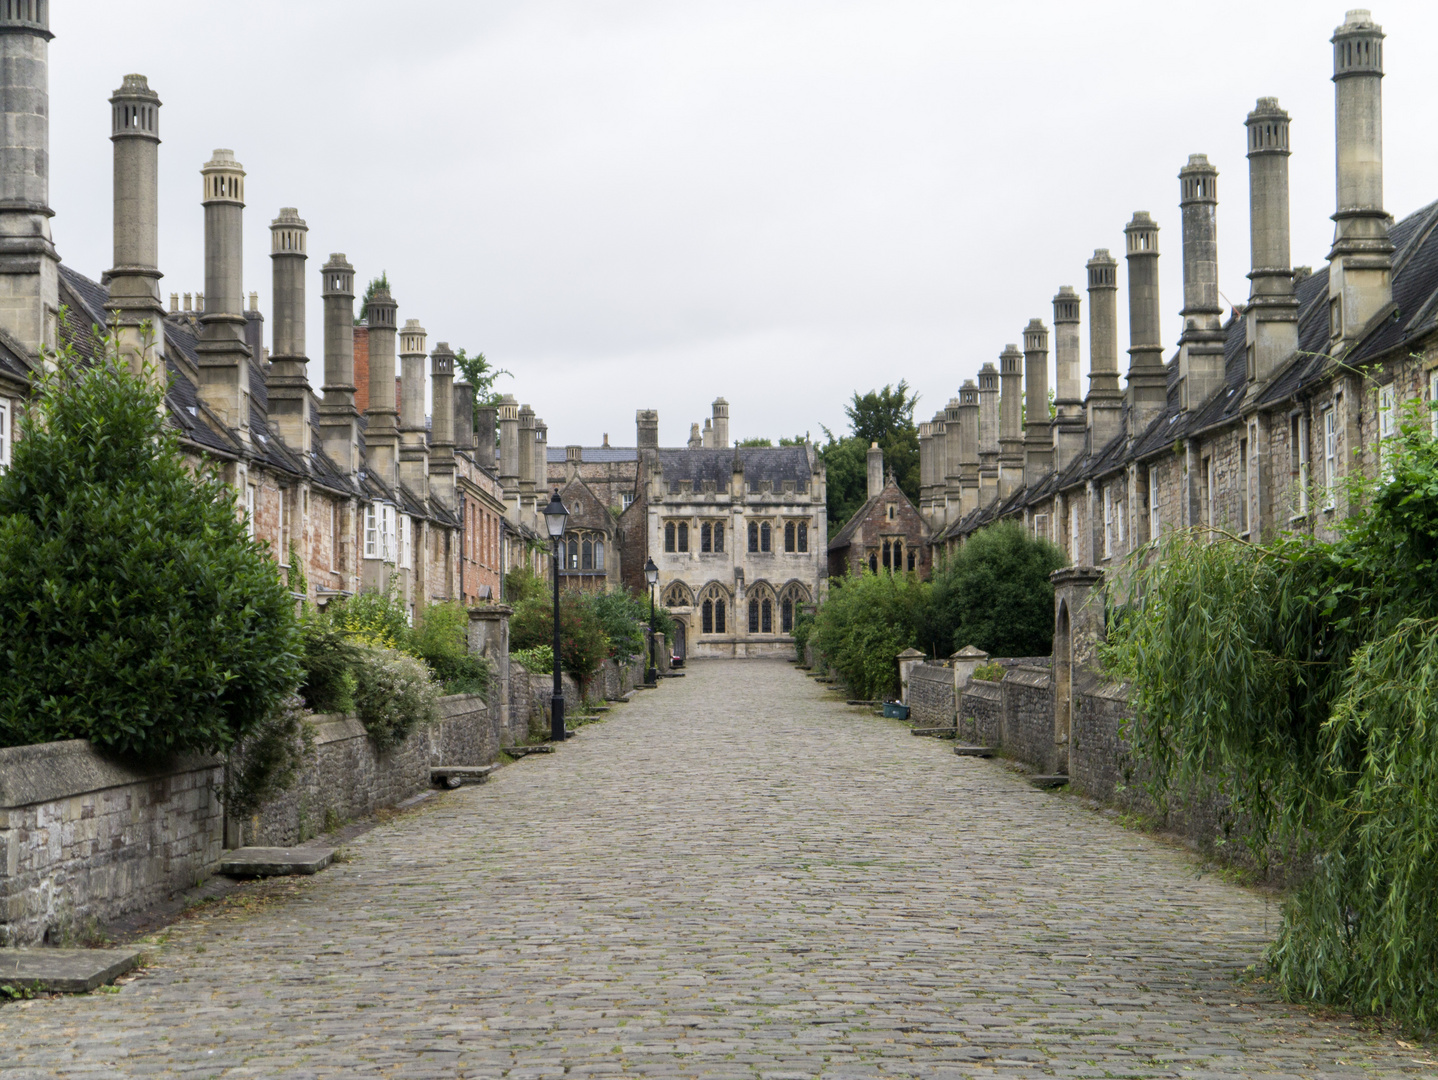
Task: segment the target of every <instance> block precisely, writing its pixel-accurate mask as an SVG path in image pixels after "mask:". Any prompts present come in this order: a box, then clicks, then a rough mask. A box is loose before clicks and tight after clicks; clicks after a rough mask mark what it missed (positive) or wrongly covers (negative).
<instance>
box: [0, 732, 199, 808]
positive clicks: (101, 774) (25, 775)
mask: <svg viewBox="0 0 1438 1080" xmlns="http://www.w3.org/2000/svg"><path fill="white" fill-rule="evenodd" d="M221 764H223V762H221V760H220V759H219V758H217V757H213V756H210V755H206V754H177V755H175V756H174V757H173V758H171V759H170V760H169V761H167V762H165V763H163V764H160V765H148V766H146V765H139V764H136V763H134V762H128V761H124V760H123V759H120V758H115V757H106V756H104V755H102V754H101V753H100V752H99V751H98V750H96V749H95V747H94V746H92V745H91V743H90V741H89V740H88V739H67V740H65V741H64V742H49V743H36V744H34V745H33V746H9V747H6V748H4V749H3V750H0V807H3V808H5V809H15V808H17V807H21V806H31V805H33V804H35V803H45V802H53V801H55V800H57V799H69V798H73V797H75V796H76V795H88V794H90V793H91V792H95V791H104V790H106V789H108V788H117V787H125V786H127V785H129V784H136V783H143V782H145V781H149V780H163V779H165V778H166V777H170V776H178V775H180V774H181V773H187V772H194V771H196V770H199V769H208V768H215V767H218V766H219V765H221Z"/></svg>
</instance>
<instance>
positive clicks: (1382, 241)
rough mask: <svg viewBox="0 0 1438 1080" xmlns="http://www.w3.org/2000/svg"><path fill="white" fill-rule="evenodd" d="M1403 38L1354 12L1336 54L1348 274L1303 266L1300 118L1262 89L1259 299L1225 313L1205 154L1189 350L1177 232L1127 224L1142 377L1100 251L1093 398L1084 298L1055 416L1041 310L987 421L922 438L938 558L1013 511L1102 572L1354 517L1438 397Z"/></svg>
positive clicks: (1255, 294)
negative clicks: (1408, 139)
mask: <svg viewBox="0 0 1438 1080" xmlns="http://www.w3.org/2000/svg"><path fill="white" fill-rule="evenodd" d="M1383 37H1384V35H1383V32H1382V29H1381V28H1380V27H1379V26H1378V25H1376V24H1375V23H1374V21H1373V19H1372V18H1371V17H1370V15H1369V13H1368V12H1367V11H1351V12H1349V13H1348V14H1347V17H1346V18H1345V20H1344V22H1343V24H1342V25H1340V26H1339V27H1338V28H1337V30H1336V31H1335V32H1334V35H1333V38H1332V40H1331V42H1330V44H1331V47H1332V56H1333V64H1334V66H1333V82H1334V84H1335V94H1336V106H1337V108H1336V112H1337V138H1336V162H1337V168H1336V174H1337V197H1336V200H1335V212H1334V214H1333V220H1334V222H1335V223H1336V226H1335V232H1334V240H1333V245H1332V248H1331V250H1330V251H1329V253H1328V258H1327V265H1326V266H1324V267H1322V268H1320V269H1318V270H1317V271H1311V270H1309V268H1307V267H1298V268H1294V267H1293V265H1292V262H1291V256H1290V250H1289V229H1290V225H1289V196H1288V160H1289V155H1290V152H1291V142H1290V118H1289V115H1288V113H1287V112H1285V111H1284V110H1283V109H1282V108H1281V107H1280V105H1279V103H1278V101H1277V100H1276V99H1274V98H1271V97H1262V98H1259V99H1258V102H1257V105H1256V106H1255V107H1254V109H1253V110H1252V111H1251V112H1250V113H1248V115H1247V117H1246V118H1244V121H1243V125H1242V127H1243V130H1244V152H1245V154H1246V156H1247V159H1248V174H1249V175H1248V179H1249V218H1250V234H1251V256H1252V259H1251V266H1252V270H1251V271H1250V273H1249V275H1248V277H1249V281H1250V292H1249V299H1248V302H1247V303H1246V304H1245V305H1243V306H1242V307H1240V308H1235V309H1233V310H1232V311H1230V312H1229V313H1227V315H1226V316H1225V313H1224V310H1223V307H1222V305H1221V303H1220V298H1219V291H1218V275H1217V255H1216V252H1217V231H1216V215H1217V209H1218V170H1217V168H1216V166H1215V165H1214V164H1213V163H1212V162H1210V160H1209V159H1208V157H1207V156H1206V155H1203V154H1194V155H1192V156H1191V157H1190V158H1189V159H1188V161H1187V162H1186V163H1185V164H1184V165H1183V167H1182V168H1181V169H1180V171H1179V173H1178V181H1179V217H1180V221H1181V226H1182V228H1181V237H1182V257H1183V282H1184V289H1183V304H1182V308H1181V311H1180V314H1181V316H1182V320H1183V330H1182V332H1181V334H1180V335H1179V338H1178V340H1177V342H1176V345H1175V347H1174V348H1172V349H1171V350H1170V351H1168V355H1167V359H1165V350H1166V346H1165V344H1164V342H1163V336H1162V332H1161V326H1162V321H1163V317H1162V311H1163V308H1162V305H1161V303H1160V298H1159V292H1158V269H1157V264H1158V259H1159V257H1160V255H1159V235H1160V228H1159V225H1158V223H1157V222H1156V221H1155V220H1154V219H1153V218H1152V217H1151V216H1150V215H1149V214H1148V213H1146V212H1143V211H1139V212H1137V213H1135V214H1134V216H1133V218H1132V220H1130V221H1129V223H1128V224H1127V226H1126V227H1125V228H1124V230H1123V234H1124V235H1123V249H1122V250H1123V256H1124V261H1125V262H1126V263H1127V288H1128V299H1129V348H1128V354H1129V365H1128V373H1127V380H1126V385H1124V386H1121V385H1120V377H1119V366H1118V326H1117V302H1116V301H1117V290H1118V287H1119V283H1118V260H1117V259H1115V258H1113V257H1112V256H1111V255H1110V254H1109V252H1108V251H1107V250H1105V249H1099V250H1098V251H1096V252H1095V253H1094V256H1093V258H1091V259H1090V260H1089V261H1088V263H1087V267H1086V270H1087V291H1088V302H1089V353H1090V364H1089V368H1090V370H1089V380H1088V387H1087V392H1086V393H1083V394H1082V395H1081V389H1082V388H1081V386H1080V378H1079V376H1080V362H1079V344H1080V333H1079V324H1080V307H1081V298H1080V297H1079V295H1078V293H1077V292H1076V291H1074V290H1073V289H1071V288H1068V287H1065V288H1063V289H1061V290H1060V291H1059V293H1058V295H1057V296H1055V297H1054V299H1053V326H1054V330H1053V333H1054V354H1055V355H1054V359H1055V364H1054V370H1055V374H1056V378H1055V384H1056V385H1055V390H1056V394H1055V406H1056V410H1057V415H1055V416H1054V417H1053V418H1052V419H1049V420H1047V422H1045V418H1044V417H1043V416H1042V415H1041V414H1039V415H1036V411H1035V410H1031V411H1030V415H1029V420H1030V423H1029V424H1028V427H1027V429H1025V428H1023V427H1022V426H1021V423H1020V406H1021V402H1022V401H1023V400H1025V398H1026V399H1027V400H1029V401H1035V400H1037V401H1043V400H1044V399H1045V397H1046V395H1047V387H1048V384H1047V375H1048V349H1049V330H1048V327H1047V326H1045V325H1044V323H1043V322H1042V321H1041V320H1039V319H1034V320H1032V321H1031V322H1030V323H1029V324H1028V326H1027V327H1026V328H1025V330H1024V335H1023V336H1024V349H1023V350H1022V351H1020V350H1019V349H1018V348H1017V346H1013V345H1011V346H1008V347H1007V348H1006V349H1005V350H1004V351H1003V353H1002V354H1001V357H1000V363H1001V367H1000V370H999V372H998V379H997V382H999V383H1000V384H1001V385H1000V386H999V387H998V389H997V394H995V392H994V390H992V389H990V390H987V391H986V390H985V388H984V386H983V385H982V384H983V382H984V379H985V376H986V373H987V374H988V378H989V381H990V382H991V383H992V382H993V381H995V380H994V379H993V376H992V373H991V370H990V369H989V368H988V367H987V365H986V368H985V372H981V374H980V384H981V385H980V387H979V388H977V395H976V396H977V397H978V398H979V399H980V401H979V405H978V408H977V410H975V409H974V408H973V407H972V406H970V407H969V408H968V409H967V410H966V409H965V408H964V403H962V402H961V403H960V404H959V405H958V406H957V407H956V408H953V409H951V410H949V411H947V412H945V413H944V414H941V415H939V416H936V417H935V418H934V420H933V421H932V422H931V423H929V424H926V425H924V426H923V428H922V429H921V435H920V447H921V459H922V460H921V472H922V475H923V480H924V489H923V495H922V497H921V499H920V509H921V511H922V512H923V513H924V515H925V517H926V519H927V520H928V522H929V523H930V525H931V526H932V528H933V529H934V532H935V536H934V544H935V545H936V546H942V547H945V548H948V547H952V546H953V545H956V544H958V543H960V542H962V540H963V538H964V537H965V536H967V535H969V534H970V533H972V532H973V531H974V530H976V529H978V528H981V527H982V526H984V525H985V524H988V523H989V522H991V521H995V520H998V519H1000V518H1013V519H1016V520H1021V521H1023V522H1024V523H1025V525H1026V526H1027V527H1028V528H1029V530H1030V531H1031V532H1032V533H1034V534H1035V535H1040V536H1044V537H1047V538H1049V539H1050V540H1052V541H1054V542H1055V543H1057V544H1059V545H1060V546H1061V547H1063V549H1064V550H1065V551H1066V553H1067V554H1068V556H1069V559H1070V560H1071V562H1073V563H1074V564H1076V565H1088V566H1098V567H1104V566H1110V565H1113V564H1115V563H1117V562H1118V561H1120V560H1122V559H1123V558H1124V557H1125V556H1127V555H1128V554H1129V553H1130V552H1132V551H1134V550H1135V549H1137V548H1139V547H1141V546H1142V545H1144V544H1146V543H1147V542H1149V541H1150V540H1152V539H1154V538H1157V537H1160V536H1162V535H1163V534H1164V533H1166V532H1169V531H1172V530H1174V529H1186V528H1192V527H1199V528H1207V529H1212V530H1215V531H1217V530H1223V531H1225V532H1227V533H1231V534H1234V535H1237V536H1240V537H1244V538H1248V539H1254V540H1256V539H1259V538H1260V537H1265V536H1271V535H1274V534H1276V533H1278V532H1280V531H1292V532H1298V533H1306V534H1308V535H1312V536H1316V537H1331V536H1333V535H1335V532H1336V530H1337V528H1338V526H1339V524H1340V522H1341V521H1342V518H1343V516H1344V515H1345V513H1346V512H1347V507H1346V506H1345V495H1344V485H1343V481H1344V479H1345V478H1346V477H1349V476H1353V475H1358V474H1361V475H1365V476H1375V475H1377V473H1378V470H1379V469H1380V467H1381V460H1382V454H1383V440H1384V439H1385V438H1387V437H1388V436H1391V435H1392V434H1394V432H1395V430H1396V424H1397V421H1398V417H1399V413H1400V410H1401V408H1402V406H1403V404H1404V403H1405V402H1407V401H1410V400H1414V399H1418V400H1421V401H1424V402H1428V403H1432V402H1434V401H1438V203H1434V204H1430V205H1428V206H1426V207H1423V208H1421V209H1419V210H1417V211H1415V212H1413V213H1411V214H1409V215H1407V216H1406V217H1404V218H1402V219H1401V220H1395V219H1394V218H1392V217H1391V216H1390V215H1389V214H1388V212H1387V211H1386V210H1385V209H1384V206H1383V184H1382V180H1383V168H1382V162H1383V155H1382V122H1381V117H1382V108H1381V84H1382V77H1383V46H1382V43H1383ZM1235 127H1238V125H1237V124H1235ZM1021 361H1024V362H1025V363H1024V370H1023V371H1022V372H1021V370H1020V362H1021ZM1021 380H1023V381H1025V382H1026V383H1027V392H1026V393H1025V388H1024V387H1023V386H1021V385H1020V382H1021ZM966 389H967V388H966ZM986 392H987V393H988V394H989V397H988V398H985V396H984V395H985V393H986ZM995 400H996V402H997V407H996V408H995V407H994V404H993V403H994V402H995ZM995 421H996V422H995ZM985 469H988V473H987V474H985Z"/></svg>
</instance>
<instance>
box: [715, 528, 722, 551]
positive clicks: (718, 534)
mask: <svg viewBox="0 0 1438 1080" xmlns="http://www.w3.org/2000/svg"><path fill="white" fill-rule="evenodd" d="M714 550H715V551H723V550H724V523H723V522H722V521H716V522H715V523H714Z"/></svg>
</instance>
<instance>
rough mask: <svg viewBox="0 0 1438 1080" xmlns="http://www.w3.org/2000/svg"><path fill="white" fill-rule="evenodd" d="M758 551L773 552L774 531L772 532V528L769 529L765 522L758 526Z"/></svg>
mask: <svg viewBox="0 0 1438 1080" xmlns="http://www.w3.org/2000/svg"><path fill="white" fill-rule="evenodd" d="M759 550H760V551H773V550H774V530H773V529H772V528H770V526H769V523H768V522H767V521H766V522H764V524H762V525H760V526H759Z"/></svg>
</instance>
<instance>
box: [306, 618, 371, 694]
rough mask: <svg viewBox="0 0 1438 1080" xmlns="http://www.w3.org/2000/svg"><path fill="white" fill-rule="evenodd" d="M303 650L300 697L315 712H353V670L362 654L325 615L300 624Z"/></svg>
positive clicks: (359, 661) (347, 636)
mask: <svg viewBox="0 0 1438 1080" xmlns="http://www.w3.org/2000/svg"><path fill="white" fill-rule="evenodd" d="M301 628H302V631H303V638H302V640H303V647H304V660H303V662H304V668H305V677H304V681H303V682H302V683H300V696H301V697H302V698H303V699H304V703H305V705H306V706H307V707H308V708H309V709H310V710H311V711H312V712H317V713H335V712H350V711H351V710H352V709H354V705H355V701H354V692H355V668H357V667H358V666H359V665H360V663H362V662H363V660H364V652H363V651H362V650H361V649H360V647H359V646H358V645H356V644H354V643H353V642H352V641H351V640H350V639H349V635H347V634H346V633H345V632H344V631H342V630H338V629H336V628H335V626H334V624H333V623H332V622H331V621H330V620H329V619H328V618H327V617H325V616H324V615H319V614H307V615H306V616H305V618H304V619H303V620H302V621H301Z"/></svg>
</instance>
